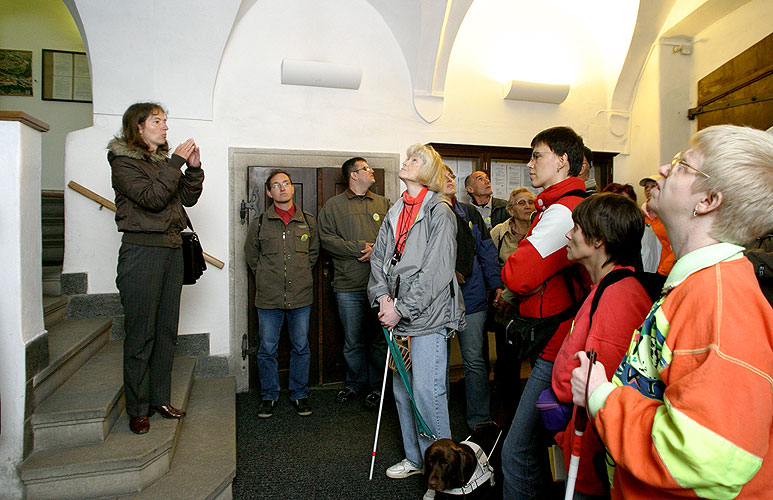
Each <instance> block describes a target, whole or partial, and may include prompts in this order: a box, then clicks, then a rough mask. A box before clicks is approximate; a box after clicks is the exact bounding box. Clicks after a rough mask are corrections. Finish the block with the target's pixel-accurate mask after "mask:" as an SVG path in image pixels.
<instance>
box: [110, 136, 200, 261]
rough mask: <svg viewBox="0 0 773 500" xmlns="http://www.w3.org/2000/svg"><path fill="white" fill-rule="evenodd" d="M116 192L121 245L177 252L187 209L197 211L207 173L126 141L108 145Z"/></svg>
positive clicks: (180, 242)
mask: <svg viewBox="0 0 773 500" xmlns="http://www.w3.org/2000/svg"><path fill="white" fill-rule="evenodd" d="M107 149H108V153H107V160H108V162H110V167H111V169H112V182H113V189H114V190H115V206H116V212H115V222H116V224H117V225H118V231H120V232H122V233H124V235H123V238H122V239H121V241H123V242H125V243H134V244H137V245H146V246H164V247H171V248H176V247H179V246H180V245H182V239H181V238H180V231H181V230H183V229H184V228H185V226H186V225H187V220H186V217H185V211H184V209H183V206H186V207H192V206H193V205H195V204H196V202H197V201H198V199H199V196H201V190H202V185H203V183H204V171H203V170H202V169H201V167H190V166H189V167H188V168H187V169H186V170H185V173H184V174H183V173H182V171H181V168H182V166H183V165H185V159H184V158H182V157H181V156H178V155H174V154H173V155H172V156H171V157H167V156H166V153H163V152H160V151H156V152H155V153H149V152H148V151H147V150H143V149H139V148H134V147H131V146H129V145H127V144H126V142H125V141H123V140H121V139H113V140H111V141H110V143H109V144H108V145H107Z"/></svg>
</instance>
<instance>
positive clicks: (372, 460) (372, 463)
mask: <svg viewBox="0 0 773 500" xmlns="http://www.w3.org/2000/svg"><path fill="white" fill-rule="evenodd" d="M389 342H390V343H391V342H392V329H391V328H390V329H389ZM388 373H389V345H387V350H386V362H385V363H384V378H383V379H382V380H381V399H380V400H379V402H378V419H377V420H376V437H375V438H374V439H373V455H371V458H370V475H369V476H368V481H370V480H372V479H373V467H374V466H375V465H376V448H377V447H378V431H379V429H380V428H381V411H382V410H383V408H384V394H385V393H386V392H385V389H386V381H387V374H388Z"/></svg>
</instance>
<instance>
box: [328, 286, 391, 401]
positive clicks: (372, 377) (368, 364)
mask: <svg viewBox="0 0 773 500" xmlns="http://www.w3.org/2000/svg"><path fill="white" fill-rule="evenodd" d="M336 303H337V304H338V317H339V318H341V324H342V325H343V327H344V361H346V387H347V388H349V389H351V390H353V391H354V392H358V393H359V392H362V391H363V390H365V389H368V388H369V390H371V391H381V381H382V378H383V376H384V361H385V359H386V350H387V345H386V340H385V339H384V333H383V332H382V330H381V325H380V324H379V323H378V316H377V313H376V310H375V309H373V308H371V307H370V302H369V301H368V292H367V291H366V290H358V291H354V292H336Z"/></svg>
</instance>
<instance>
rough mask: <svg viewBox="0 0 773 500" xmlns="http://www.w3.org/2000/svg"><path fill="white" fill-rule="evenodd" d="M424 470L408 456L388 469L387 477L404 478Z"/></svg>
mask: <svg viewBox="0 0 773 500" xmlns="http://www.w3.org/2000/svg"><path fill="white" fill-rule="evenodd" d="M422 472H424V471H423V470H421V469H420V468H419V467H416V466H415V465H413V464H412V463H411V462H410V461H409V460H408V459H407V458H404V459H402V460H400V461H399V462H397V463H396V464H394V465H393V466H392V467H390V468H388V469H387V470H386V475H387V477H391V478H392V479H402V478H404V477H408V476H412V475H414V474H421V473H422Z"/></svg>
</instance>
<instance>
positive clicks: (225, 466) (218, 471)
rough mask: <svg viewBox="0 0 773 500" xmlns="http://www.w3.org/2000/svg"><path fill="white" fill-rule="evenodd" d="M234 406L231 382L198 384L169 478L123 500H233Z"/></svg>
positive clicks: (224, 379)
mask: <svg viewBox="0 0 773 500" xmlns="http://www.w3.org/2000/svg"><path fill="white" fill-rule="evenodd" d="M235 404H236V380H235V379H234V378H233V377H220V378H208V379H196V381H195V382H194V383H193V389H191V397H190V399H189V400H188V407H187V412H188V416H186V417H185V421H184V422H183V426H182V430H181V431H180V439H179V441H178V443H177V450H176V451H175V454H174V458H173V460H172V464H171V467H170V469H169V474H167V475H166V476H164V477H162V478H160V479H159V480H158V481H156V482H155V483H153V484H152V485H151V486H149V487H148V488H147V489H145V490H143V491H142V493H140V494H138V495H131V496H128V497H124V498H130V499H132V500H157V499H160V498H184V499H186V500H230V499H231V483H232V482H233V479H234V476H235V475H236V407H235ZM151 432H152V430H151ZM122 500H123V498H122Z"/></svg>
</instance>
